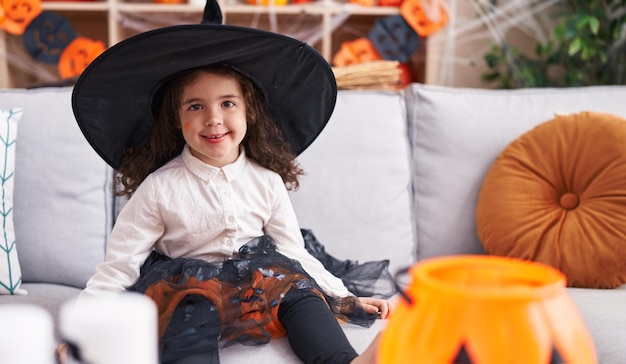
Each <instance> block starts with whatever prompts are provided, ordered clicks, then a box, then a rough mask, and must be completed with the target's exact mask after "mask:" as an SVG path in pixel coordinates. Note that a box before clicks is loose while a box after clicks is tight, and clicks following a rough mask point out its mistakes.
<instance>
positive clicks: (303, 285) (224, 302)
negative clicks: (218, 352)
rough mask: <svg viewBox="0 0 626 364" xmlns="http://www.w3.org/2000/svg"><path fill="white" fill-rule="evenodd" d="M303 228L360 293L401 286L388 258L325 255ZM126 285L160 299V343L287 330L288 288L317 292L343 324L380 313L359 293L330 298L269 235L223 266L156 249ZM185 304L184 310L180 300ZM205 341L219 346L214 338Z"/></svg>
mask: <svg viewBox="0 0 626 364" xmlns="http://www.w3.org/2000/svg"><path fill="white" fill-rule="evenodd" d="M302 233H303V236H304V239H305V246H306V248H307V250H308V251H309V252H310V253H311V254H312V255H313V256H314V257H315V258H317V259H318V260H320V261H321V262H322V264H323V265H324V267H325V268H326V269H327V270H329V271H330V272H331V273H333V274H334V275H336V276H337V277H339V278H341V279H342V281H343V282H344V284H345V286H346V287H347V288H348V290H350V291H351V292H352V293H353V294H354V295H355V296H357V297H380V298H387V297H390V296H392V295H393V294H394V293H395V292H396V290H395V285H394V284H393V280H392V277H391V275H390V273H389V271H388V264H389V262H388V261H387V260H381V261H371V262H365V263H362V264H359V263H358V262H356V261H351V260H339V259H336V258H334V257H333V256H331V255H330V254H328V253H326V251H325V249H324V246H323V245H322V244H320V243H319V242H318V241H317V239H316V238H315V236H314V235H313V234H312V233H311V231H309V230H302ZM129 290H130V291H136V292H141V293H143V294H145V295H147V296H149V297H151V298H152V299H153V300H154V301H155V303H156V304H157V307H158V312H159V337H160V342H161V345H162V346H163V344H164V343H167V342H169V341H181V340H183V341H185V338H186V337H188V338H189V339H188V340H186V341H187V342H192V341H193V342H194V345H203V344H201V343H200V344H198V343H197V339H193V340H192V338H194V337H206V336H207V335H209V336H211V335H212V336H214V337H216V338H219V340H218V341H219V343H221V345H230V344H233V343H241V344H244V345H256V344H263V343H267V342H268V341H269V340H270V338H271V337H279V336H284V335H285V334H286V333H285V329H284V328H283V327H282V325H281V323H280V322H279V320H278V318H277V312H278V307H279V306H280V303H281V301H282V300H283V298H284V297H285V296H286V295H287V293H288V292H290V295H291V296H293V292H302V294H309V295H310V294H315V295H317V296H319V297H320V298H321V299H323V300H324V301H325V302H326V303H327V305H328V308H329V309H330V310H331V311H332V312H333V314H334V315H335V316H336V317H337V319H338V320H339V321H342V322H348V323H353V324H357V325H361V326H366V327H369V326H370V325H371V324H372V323H373V322H374V320H375V319H376V318H377V317H376V315H373V314H367V313H366V312H364V311H363V310H362V309H361V308H360V307H359V305H358V304H357V302H356V299H355V298H348V299H345V298H344V299H341V300H339V299H334V298H332V297H330V296H329V295H328V294H327V293H326V292H324V291H323V290H322V289H321V288H320V287H319V286H318V285H317V284H316V283H315V280H314V279H313V278H312V277H310V276H309V275H308V274H307V273H306V272H305V271H304V269H302V267H301V265H300V263H299V262H298V261H296V260H293V259H289V258H287V257H285V256H284V255H282V254H280V253H278V252H277V251H276V246H275V244H274V242H273V240H272V239H271V238H270V237H269V236H261V237H258V238H256V239H253V240H252V241H250V242H248V243H247V244H245V245H244V246H242V247H241V249H240V250H239V254H238V258H237V259H231V260H227V261H224V262H222V263H220V264H213V263H209V262H206V261H204V260H199V259H189V258H176V259H172V258H169V257H167V256H165V255H163V254H160V253H157V252H153V253H152V254H151V255H150V256H149V258H148V259H147V260H146V262H145V263H144V264H143V266H142V268H141V272H140V277H139V279H138V281H137V282H136V283H135V284H134V285H133V286H132V287H131V288H129ZM190 297H191V298H193V299H191V300H190ZM182 303H184V305H185V308H184V309H181V308H180V306H179V305H181V304H182ZM177 308H178V310H177ZM181 321H184V324H183V323H181ZM206 345H218V344H217V341H211V342H210V343H207V344H206ZM161 349H163V347H161Z"/></svg>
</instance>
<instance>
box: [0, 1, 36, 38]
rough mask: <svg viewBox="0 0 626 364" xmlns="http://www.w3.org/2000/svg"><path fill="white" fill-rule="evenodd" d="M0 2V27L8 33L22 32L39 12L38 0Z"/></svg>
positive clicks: (16, 33)
mask: <svg viewBox="0 0 626 364" xmlns="http://www.w3.org/2000/svg"><path fill="white" fill-rule="evenodd" d="M0 4H1V5H2V6H0V28H1V29H2V30H4V31H5V32H7V33H9V34H14V35H22V34H24V31H25V30H26V27H28V24H30V22H31V21H33V19H35V18H36V17H37V16H39V14H40V13H41V1H40V0H0Z"/></svg>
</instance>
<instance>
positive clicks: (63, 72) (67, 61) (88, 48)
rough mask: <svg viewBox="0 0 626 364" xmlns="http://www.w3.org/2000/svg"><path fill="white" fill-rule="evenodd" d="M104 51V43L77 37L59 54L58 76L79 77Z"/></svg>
mask: <svg viewBox="0 0 626 364" xmlns="http://www.w3.org/2000/svg"><path fill="white" fill-rule="evenodd" d="M105 49H106V47H105V45H104V42H102V41H96V40H92V39H89V38H86V37H77V38H76V39H74V40H73V41H72V42H71V43H70V44H69V45H68V46H67V47H66V48H65V49H64V50H63V52H62V53H61V57H60V58H59V66H58V69H59V75H60V76H61V77H62V78H71V77H76V76H78V75H80V74H81V73H82V72H83V71H84V70H85V68H87V66H88V65H89V64H90V63H91V61H93V60H94V59H95V58H96V57H98V56H99V55H100V53H102V52H104V50H105Z"/></svg>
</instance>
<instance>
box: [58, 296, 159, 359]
mask: <svg viewBox="0 0 626 364" xmlns="http://www.w3.org/2000/svg"><path fill="white" fill-rule="evenodd" d="M59 320H60V332H61V335H62V336H63V339H64V340H67V341H68V342H70V343H72V344H74V345H76V346H77V347H78V349H79V352H80V356H81V359H82V360H81V361H82V362H85V363H91V364H156V363H158V324H157V309H156V305H155V304H154V302H153V301H152V300H151V299H149V298H148V297H145V296H143V295H141V294H138V293H124V294H121V295H118V296H112V297H97V298H85V299H81V300H80V301H78V302H77V303H75V302H73V301H72V302H68V303H66V304H64V305H63V307H62V308H61V312H60V318H59Z"/></svg>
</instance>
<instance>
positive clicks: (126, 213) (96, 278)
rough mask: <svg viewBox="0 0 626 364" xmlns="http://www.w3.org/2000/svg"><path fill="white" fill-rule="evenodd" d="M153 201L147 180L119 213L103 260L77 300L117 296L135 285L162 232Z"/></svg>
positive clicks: (156, 208)
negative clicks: (88, 297)
mask: <svg viewBox="0 0 626 364" xmlns="http://www.w3.org/2000/svg"><path fill="white" fill-rule="evenodd" d="M155 201H156V199H155V198H154V187H153V184H152V180H151V179H150V177H148V178H147V179H146V180H145V181H144V183H142V184H141V185H140V186H139V187H138V188H137V190H136V191H135V193H134V194H133V196H132V197H131V198H130V199H129V200H128V202H127V203H126V205H125V206H124V208H123V209H122V211H121V212H120V214H119V216H118V218H117V220H116V222H115V226H114V227H113V230H112V231H111V235H110V237H109V240H108V242H107V250H106V256H105V260H104V262H102V263H100V264H98V266H97V267H96V272H95V274H94V275H93V276H92V277H91V278H90V279H89V281H88V282H87V286H86V288H85V289H84V290H83V291H82V292H81V293H80V295H79V299H81V298H83V297H85V296H101V295H106V294H119V293H121V292H123V291H125V290H126V289H127V288H128V287H130V286H131V285H132V284H133V283H135V282H136V280H137V279H138V278H139V270H140V268H141V265H142V264H143V262H144V261H145V260H146V259H147V258H148V256H149V255H150V253H151V252H152V250H153V247H154V244H155V242H156V241H157V239H159V237H161V236H162V235H163V232H164V225H163V222H162V219H161V217H160V214H159V212H158V211H159V209H158V206H157V204H156V202H155Z"/></svg>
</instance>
